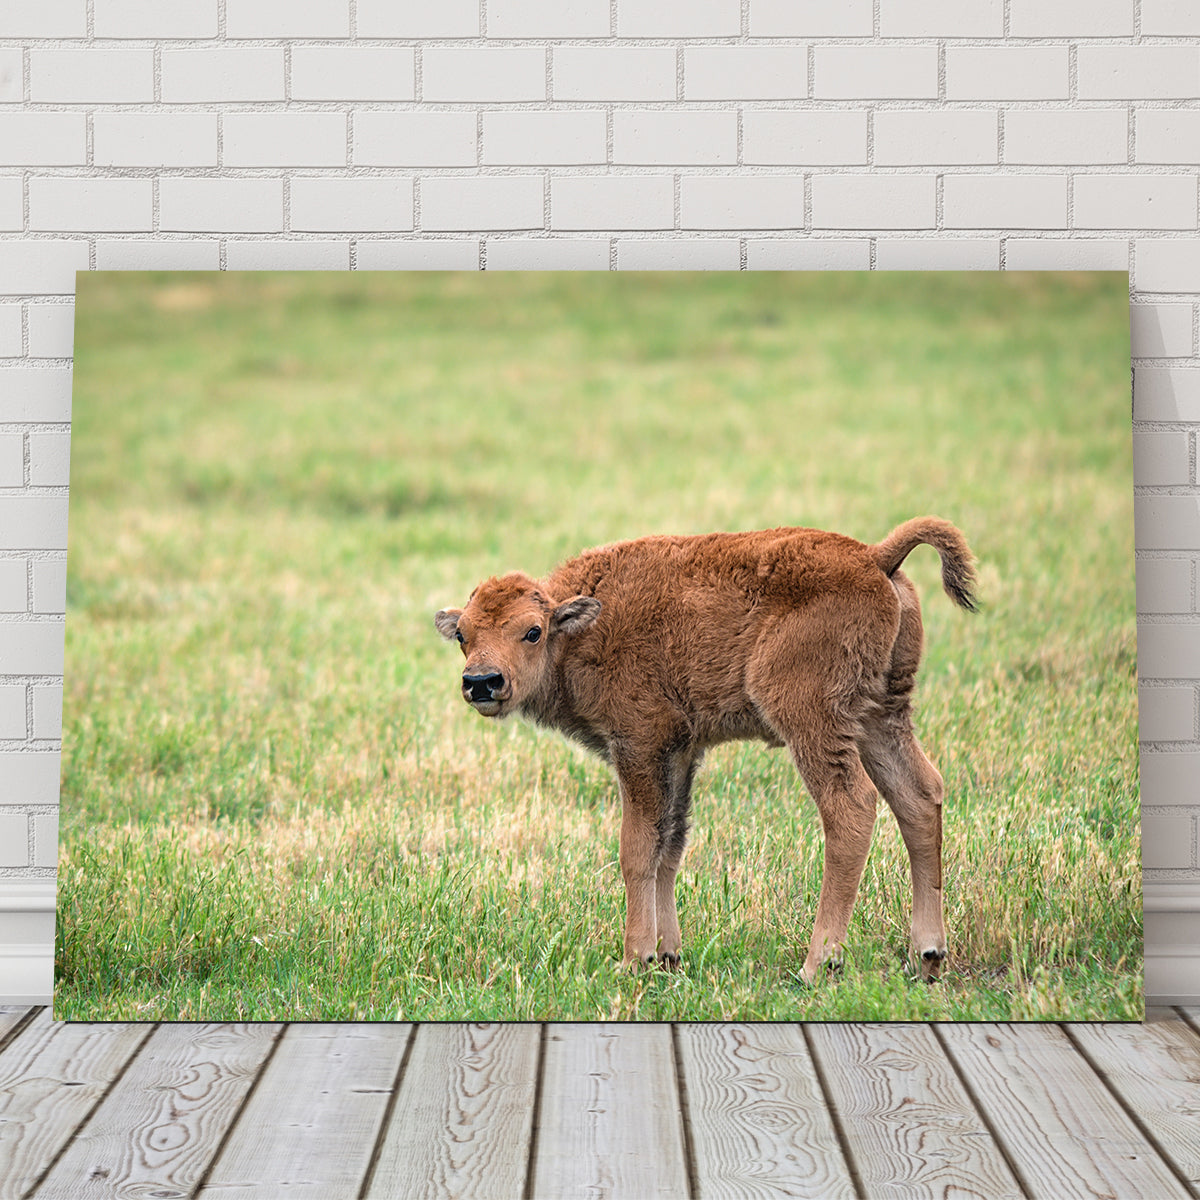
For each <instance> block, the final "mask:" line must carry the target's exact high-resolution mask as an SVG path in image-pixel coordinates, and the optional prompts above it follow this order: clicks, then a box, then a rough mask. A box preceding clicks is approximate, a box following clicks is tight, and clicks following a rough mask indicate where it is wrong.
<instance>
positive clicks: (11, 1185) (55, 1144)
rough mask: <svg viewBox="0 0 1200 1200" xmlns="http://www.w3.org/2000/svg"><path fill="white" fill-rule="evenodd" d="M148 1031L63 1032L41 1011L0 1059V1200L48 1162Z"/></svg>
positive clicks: (20, 1191)
mask: <svg viewBox="0 0 1200 1200" xmlns="http://www.w3.org/2000/svg"><path fill="white" fill-rule="evenodd" d="M153 1029H154V1026H153V1025H68V1024H65V1023H64V1022H62V1021H55V1020H54V1019H53V1018H52V1017H51V1015H50V1009H49V1008H43V1009H41V1010H39V1011H38V1012H37V1013H36V1014H35V1016H34V1018H33V1020H32V1021H30V1022H29V1024H28V1025H26V1026H25V1028H24V1029H22V1030H21V1032H20V1033H19V1034H18V1035H17V1037H16V1038H15V1039H14V1040H13V1041H12V1042H10V1043H9V1045H8V1046H7V1047H6V1048H5V1050H4V1052H3V1054H0V1200H15V1198H16V1197H18V1196H23V1195H24V1194H25V1193H26V1192H27V1191H28V1190H29V1189H30V1188H31V1187H32V1186H33V1185H34V1183H35V1182H36V1181H37V1180H38V1179H39V1178H40V1177H41V1176H42V1175H43V1174H44V1173H45V1171H46V1169H47V1168H48V1167H49V1166H50V1165H51V1163H53V1162H54V1158H55V1156H56V1155H57V1154H58V1153H59V1151H61V1150H62V1148H63V1147H64V1146H65V1145H66V1144H67V1143H68V1142H69V1141H70V1140H71V1138H72V1137H73V1136H74V1135H75V1131H76V1130H77V1129H78V1128H79V1126H80V1125H82V1124H83V1122H84V1120H85V1119H86V1118H87V1115H88V1113H89V1112H91V1110H92V1109H93V1107H95V1105H96V1104H97V1103H98V1102H99V1101H100V1099H101V1098H102V1097H103V1095H104V1093H105V1092H106V1091H107V1090H108V1088H109V1087H110V1086H111V1084H112V1082H113V1080H114V1079H116V1078H117V1076H118V1075H120V1073H121V1071H122V1070H123V1069H124V1067H125V1065H126V1063H128V1061H129V1059H130V1058H131V1057H132V1056H133V1055H134V1054H136V1053H137V1050H138V1047H139V1046H141V1044H142V1043H143V1042H144V1041H145V1040H146V1039H147V1038H148V1037H149V1036H150V1034H151V1033H152V1032H153Z"/></svg>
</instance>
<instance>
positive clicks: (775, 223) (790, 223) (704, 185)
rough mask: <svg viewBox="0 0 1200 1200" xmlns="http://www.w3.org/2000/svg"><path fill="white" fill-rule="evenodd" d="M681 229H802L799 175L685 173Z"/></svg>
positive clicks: (682, 184)
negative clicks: (686, 174)
mask: <svg viewBox="0 0 1200 1200" xmlns="http://www.w3.org/2000/svg"><path fill="white" fill-rule="evenodd" d="M679 207H680V225H681V226H682V227H683V228H684V229H797V228H800V229H802V228H803V227H804V177H803V176H801V175H757V176H756V175H749V176H740V175H724V176H722V175H688V176H685V177H684V178H683V180H682V182H681V184H680V199H679Z"/></svg>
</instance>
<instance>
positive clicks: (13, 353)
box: [0, 304, 33, 358]
mask: <svg viewBox="0 0 1200 1200" xmlns="http://www.w3.org/2000/svg"><path fill="white" fill-rule="evenodd" d="M23 337H24V334H23V333H22V329H21V306H20V305H19V304H0V358H19V357H20V356H21V355H22V354H24V353H25V346H24V343H23ZM30 353H31V354H32V353H33V348H32V346H31V347H30Z"/></svg>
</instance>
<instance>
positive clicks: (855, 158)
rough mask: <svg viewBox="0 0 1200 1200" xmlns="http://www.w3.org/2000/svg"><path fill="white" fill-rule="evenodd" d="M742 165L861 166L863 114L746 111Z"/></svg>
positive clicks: (864, 131)
mask: <svg viewBox="0 0 1200 1200" xmlns="http://www.w3.org/2000/svg"><path fill="white" fill-rule="evenodd" d="M742 161H743V162H744V163H746V164H749V165H765V166H800V165H803V166H809V165H818V164H819V165H821V166H838V165H864V164H865V163H866V161H867V114H866V112H865V111H864V110H861V109H859V110H854V111H837V110H823V111H822V110H816V111H800V112H797V111H795V110H793V109H773V108H749V109H746V110H745V111H744V112H743V113H742Z"/></svg>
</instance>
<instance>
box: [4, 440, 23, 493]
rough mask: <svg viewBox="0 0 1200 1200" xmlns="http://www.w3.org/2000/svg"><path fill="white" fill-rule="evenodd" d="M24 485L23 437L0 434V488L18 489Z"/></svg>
mask: <svg viewBox="0 0 1200 1200" xmlns="http://www.w3.org/2000/svg"><path fill="white" fill-rule="evenodd" d="M24 484H25V437H24V435H23V434H20V433H0V488H19V487H23V486H24Z"/></svg>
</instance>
